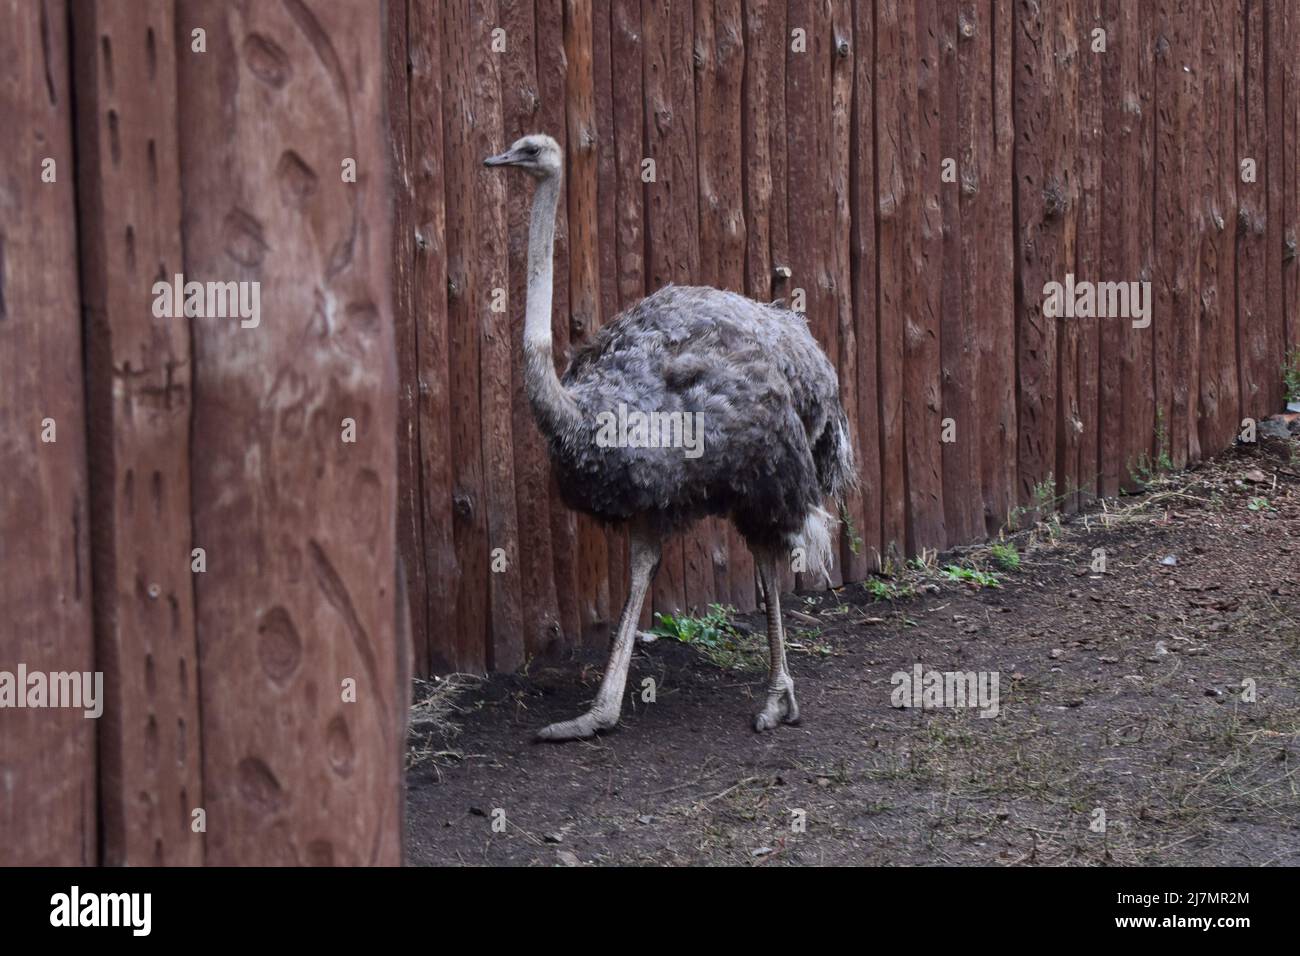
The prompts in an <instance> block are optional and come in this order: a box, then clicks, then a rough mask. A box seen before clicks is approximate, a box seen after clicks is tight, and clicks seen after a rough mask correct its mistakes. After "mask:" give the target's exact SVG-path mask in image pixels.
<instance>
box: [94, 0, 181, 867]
mask: <svg viewBox="0 0 1300 956" xmlns="http://www.w3.org/2000/svg"><path fill="white" fill-rule="evenodd" d="M173 14H174V8H173V5H172V4H171V3H168V2H165V0H150V2H148V3H143V4H125V3H120V2H113V0H94V2H88V3H79V4H78V5H77V7H76V9H75V16H74V17H73V33H74V35H73V48H74V53H75V55H74V57H73V63H74V76H75V86H76V91H77V147H78V154H77V180H78V189H79V197H78V205H79V212H80V220H79V223H78V234H79V239H80V245H81V292H82V304H83V307H84V309H85V316H86V324H85V332H86V342H87V368H86V387H87V405H88V407H89V409H90V427H89V443H88V447H89V456H90V469H91V474H92V476H93V481H92V483H91V504H92V507H91V515H90V535H91V542H92V545H93V561H92V571H93V580H94V591H95V645H96V659H97V665H96V666H97V667H98V668H99V669H100V670H102V671H103V672H104V681H105V688H106V696H107V700H106V701H105V708H104V716H103V719H102V720H101V721H100V724H99V729H100V738H99V754H100V800H101V802H102V814H101V819H102V820H103V827H104V833H103V840H104V861H103V862H104V863H105V864H108V865H120V864H126V863H130V864H137V865H139V864H154V865H163V864H166V865H175V864H181V863H190V864H194V863H201V862H202V860H203V832H202V829H201V827H199V828H196V822H199V821H196V817H195V810H197V809H200V808H202V807H203V806H204V802H203V794H202V780H201V774H200V766H199V761H200V755H201V750H200V747H199V675H198V674H197V673H196V665H197V652H196V648H195V641H194V578H193V572H192V570H191V568H192V566H194V564H195V559H194V558H193V557H192V556H191V549H192V547H193V545H192V543H191V537H192V535H191V527H190V441H189V429H190V411H191V402H190V381H191V373H192V369H193V364H192V362H191V357H190V330H189V325H188V322H187V320H186V319H185V317H184V316H167V315H164V316H158V315H155V314H154V313H155V310H154V307H153V306H154V300H155V297H154V295H153V294H152V286H153V284H154V282H156V281H165V282H167V283H169V284H170V283H171V282H172V279H173V276H174V275H175V274H176V273H178V272H180V271H181V265H182V262H181V232H180V229H181V190H180V174H179V169H178V159H177V142H176V55H175V30H174V28H173ZM196 321H201V320H196Z"/></svg>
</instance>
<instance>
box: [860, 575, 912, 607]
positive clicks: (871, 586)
mask: <svg viewBox="0 0 1300 956" xmlns="http://www.w3.org/2000/svg"><path fill="white" fill-rule="evenodd" d="M862 587H863V589H864V590H865V591H866V592H867V593H868V594H870V595H871V599H872V600H873V601H898V600H901V599H903V598H910V597H912V596H914V595H915V594H916V590H915V589H914V588H913V587H912V586H911V585H910V584H898V583H896V582H894V581H885V580H882V579H881V578H867V579H866V580H865V581H863V582H862Z"/></svg>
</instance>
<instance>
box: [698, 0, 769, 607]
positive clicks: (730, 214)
mask: <svg viewBox="0 0 1300 956" xmlns="http://www.w3.org/2000/svg"><path fill="white" fill-rule="evenodd" d="M744 59H745V49H744V35H742V25H741V7H740V3H738V0H716V1H715V0H698V3H695V127H697V140H698V169H699V260H701V264H699V276H698V281H699V282H701V284H703V285H711V286H715V287H719V289H732V290H736V291H744V287H745V243H746V241H745V229H746V224H745V212H744V198H742V194H741V176H742V157H744V151H742V150H744V147H742V138H741V118H742V114H744V113H742V100H741V78H742V69H744ZM705 528H706V535H708V541H707V553H708V555H710V558H711V562H712V574H714V581H715V587H716V600H719V601H723V602H729V604H732V605H735V606H736V607H738V609H742V610H750V609H753V607H754V606H755V585H754V563H753V557H751V555H750V553H749V549H748V548H746V546H745V544H744V541H742V540H741V537H740V535H738V533H737V532H736V529H735V527H732V524H731V523H729V522H727V520H725V519H716V520H710V522H707V523H706V524H705Z"/></svg>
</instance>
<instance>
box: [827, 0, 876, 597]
mask: <svg viewBox="0 0 1300 956" xmlns="http://www.w3.org/2000/svg"><path fill="white" fill-rule="evenodd" d="M830 14H831V23H830V29H831V37H830V44H831V49H830V69H831V97H830V132H829V152H828V164H827V175H828V176H829V177H830V182H829V185H830V190H831V197H832V203H831V205H830V208H831V209H833V210H834V219H833V220H832V221H831V222H830V226H831V241H830V244H829V246H828V247H827V248H828V251H829V254H830V265H829V270H830V281H831V290H830V292H831V295H830V303H829V306H830V309H831V313H830V316H829V317H830V320H831V322H832V323H833V324H834V326H835V339H836V343H837V347H838V350H839V354H838V355H832V356H831V359H832V361H834V362H835V365H836V370H837V372H838V373H839V382H840V401H841V403H842V404H843V406H844V414H845V416H846V417H847V419H848V422H849V434H850V441H851V442H852V443H853V448H854V460H855V461H857V462H858V463H859V465H860V463H861V461H862V448H861V439H860V438H859V436H858V430H859V427H860V426H859V423H858V420H859V418H860V417H861V402H860V400H859V398H858V379H859V372H858V361H859V358H860V356H861V352H860V350H859V347H858V341H857V337H858V322H859V320H858V317H857V316H856V315H855V313H854V283H853V252H852V250H853V215H854V204H853V167H852V162H853V156H854V129H853V108H854V102H853V99H854V92H855V89H856V78H857V72H856V70H857V67H856V62H857V58H858V56H859V55H861V51H860V50H859V49H858V46H857V43H858V37H857V33H856V31H855V28H854V22H853V10H852V9H851V4H849V3H848V2H845V0H835V2H832V4H831V8H830ZM871 318H872V319H874V314H872V316H871ZM874 331H875V330H874V328H872V329H871V330H869V332H868V334H869V335H870V336H871V337H872V338H873V340H874ZM844 515H845V517H846V518H847V520H848V525H847V526H842V527H841V529H840V549H839V551H840V553H839V555H838V556H837V557H838V558H839V566H840V577H839V581H840V582H844V581H860V580H862V579H863V578H864V577H866V575H867V572H868V569H869V567H870V566H871V564H872V561H871V558H870V555H869V553H868V551H867V549H866V542H865V539H864V538H863V526H864V525H865V524H866V515H865V511H864V504H863V494H862V487H861V485H859V486H858V487H856V488H853V489H851V490H849V491H848V492H847V493H846V494H845V496H844Z"/></svg>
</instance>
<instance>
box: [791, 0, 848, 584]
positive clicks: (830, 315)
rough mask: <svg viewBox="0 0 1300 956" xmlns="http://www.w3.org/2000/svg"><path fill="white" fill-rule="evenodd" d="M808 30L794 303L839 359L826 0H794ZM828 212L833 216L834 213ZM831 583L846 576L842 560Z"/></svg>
mask: <svg viewBox="0 0 1300 956" xmlns="http://www.w3.org/2000/svg"><path fill="white" fill-rule="evenodd" d="M796 29H798V30H800V31H802V34H803V36H802V45H801V46H800V47H799V48H796V46H795V44H794V43H793V42H791V43H790V44H789V45H788V47H787V49H788V52H787V58H786V88H785V101H786V117H787V123H786V149H787V151H788V154H789V155H790V156H791V157H798V161H797V165H798V170H799V171H798V172H796V171H795V165H796V163H795V161H794V160H793V159H792V160H791V166H790V178H789V185H788V194H787V209H788V215H789V222H790V228H791V230H792V232H793V233H794V234H796V235H798V236H799V241H798V242H796V243H794V244H792V247H791V250H790V257H791V268H792V270H793V275H792V277H791V280H790V285H791V287H792V288H791V290H790V292H791V295H792V296H793V297H796V298H795V301H792V305H793V306H794V307H795V308H796V309H798V308H799V305H800V304H799V302H798V301H797V297H799V295H800V292H799V290H802V299H803V311H804V314H805V316H806V318H807V320H808V326H809V328H810V329H811V331H812V333H813V335H814V336H816V338H817V341H818V342H819V343H820V344H821V347H822V349H823V350H824V351H825V352H826V354H827V355H828V356H831V357H832V361H836V362H838V359H839V316H838V313H837V311H836V309H837V302H836V300H835V298H834V296H833V294H832V288H831V285H832V277H831V261H832V255H833V252H832V249H831V246H832V236H833V234H834V230H835V228H836V227H835V226H834V225H833V221H834V220H835V219H837V218H838V216H839V213H838V212H837V211H836V210H835V207H834V203H835V197H834V194H833V192H832V187H833V176H834V174H833V172H832V171H831V169H830V164H831V162H832V158H831V96H832V88H831V58H832V56H834V53H833V50H832V35H831V30H832V25H831V19H830V7H829V4H828V3H827V2H826V0H794V2H792V3H791V4H790V5H789V30H790V31H794V30H796ZM828 213H829V215H828ZM830 577H831V584H832V585H833V586H834V585H838V584H839V583H841V581H842V580H843V569H842V568H841V567H840V565H839V564H838V563H837V564H836V565H835V567H834V568H832V569H831V574H830ZM798 584H799V586H800V587H801V588H806V589H810V590H820V589H823V588H825V586H826V582H825V579H824V578H821V577H820V576H813V575H800V576H799V578H798Z"/></svg>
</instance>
